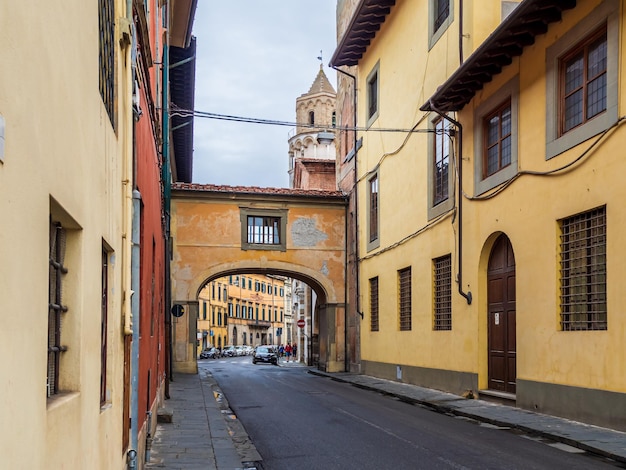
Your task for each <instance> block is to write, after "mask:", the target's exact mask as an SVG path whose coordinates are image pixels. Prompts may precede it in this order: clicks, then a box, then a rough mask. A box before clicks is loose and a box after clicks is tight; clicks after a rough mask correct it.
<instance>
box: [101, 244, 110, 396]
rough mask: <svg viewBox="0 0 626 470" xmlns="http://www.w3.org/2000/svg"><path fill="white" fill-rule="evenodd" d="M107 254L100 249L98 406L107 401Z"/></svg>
mask: <svg viewBox="0 0 626 470" xmlns="http://www.w3.org/2000/svg"><path fill="white" fill-rule="evenodd" d="M108 257H109V253H108V252H107V250H106V248H105V247H102V305H101V315H100V320H101V323H100V404H101V405H102V404H104V403H106V401H107V354H108V347H109V341H108V334H107V324H108V317H109V263H108Z"/></svg>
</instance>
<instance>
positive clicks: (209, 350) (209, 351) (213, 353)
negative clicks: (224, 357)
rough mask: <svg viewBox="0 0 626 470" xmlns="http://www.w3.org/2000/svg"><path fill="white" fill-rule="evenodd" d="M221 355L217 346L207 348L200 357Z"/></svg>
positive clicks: (209, 357) (211, 357) (213, 357)
mask: <svg viewBox="0 0 626 470" xmlns="http://www.w3.org/2000/svg"><path fill="white" fill-rule="evenodd" d="M218 357H220V352H219V351H218V350H217V348H205V349H204V350H203V351H202V352H201V353H200V359H217V358H218Z"/></svg>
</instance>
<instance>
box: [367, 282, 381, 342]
mask: <svg viewBox="0 0 626 470" xmlns="http://www.w3.org/2000/svg"><path fill="white" fill-rule="evenodd" d="M369 288H370V331H380V319H379V288H380V286H379V281H378V276H375V277H372V278H370V280H369Z"/></svg>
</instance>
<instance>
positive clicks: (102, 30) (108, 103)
mask: <svg viewBox="0 0 626 470" xmlns="http://www.w3.org/2000/svg"><path fill="white" fill-rule="evenodd" d="M98 13H99V15H98V26H99V56H98V58H99V65H100V73H99V85H100V95H102V101H104V107H105V108H106V110H107V114H108V115H109V119H110V120H111V124H112V125H113V127H115V101H114V100H115V2H114V1H113V0H98Z"/></svg>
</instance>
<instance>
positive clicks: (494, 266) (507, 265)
mask: <svg viewBox="0 0 626 470" xmlns="http://www.w3.org/2000/svg"><path fill="white" fill-rule="evenodd" d="M487 283H488V286H487V290H488V307H487V308H488V310H487V313H488V321H489V327H488V334H489V340H488V343H489V344H488V347H489V367H488V368H489V389H490V390H499V391H502V392H507V393H515V382H516V376H517V366H516V332H515V256H514V254H513V247H512V246H511V242H510V241H509V239H508V237H507V236H506V235H504V234H503V235H500V237H498V239H497V240H496V243H495V244H494V246H493V248H492V250H491V255H490V256H489V266H488V270H487Z"/></svg>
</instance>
